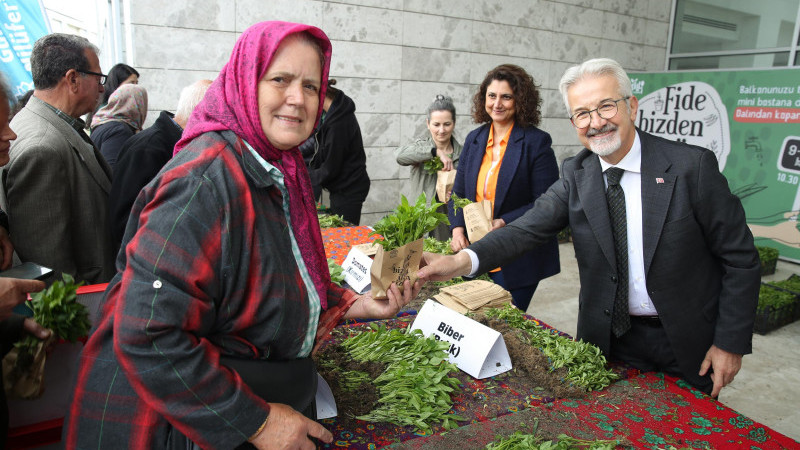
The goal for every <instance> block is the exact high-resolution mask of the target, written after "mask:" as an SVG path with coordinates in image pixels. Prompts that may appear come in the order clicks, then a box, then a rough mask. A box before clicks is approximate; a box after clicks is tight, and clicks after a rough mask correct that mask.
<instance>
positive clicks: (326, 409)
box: [314, 372, 339, 420]
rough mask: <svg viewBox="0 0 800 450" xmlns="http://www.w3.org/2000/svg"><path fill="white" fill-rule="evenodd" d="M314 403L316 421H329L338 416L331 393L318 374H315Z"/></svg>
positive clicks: (323, 379)
mask: <svg viewBox="0 0 800 450" xmlns="http://www.w3.org/2000/svg"><path fill="white" fill-rule="evenodd" d="M314 402H315V403H316V404H317V420H322V419H330V418H331V417H336V415H337V414H339V412H338V410H337V408H336V400H335V399H334V398H333V391H331V387H330V386H329V385H328V383H327V382H326V381H325V378H322V375H320V374H319V372H317V395H316V396H315V397H314Z"/></svg>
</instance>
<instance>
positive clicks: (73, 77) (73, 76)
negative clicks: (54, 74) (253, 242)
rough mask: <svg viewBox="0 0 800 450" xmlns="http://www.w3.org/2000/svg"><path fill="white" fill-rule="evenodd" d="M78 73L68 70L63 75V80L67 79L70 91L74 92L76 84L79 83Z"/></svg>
mask: <svg viewBox="0 0 800 450" xmlns="http://www.w3.org/2000/svg"><path fill="white" fill-rule="evenodd" d="M80 76H81V74H80V72H78V71H77V70H75V69H69V70H68V71H67V73H66V74H64V78H66V79H67V85H68V86H69V89H70V90H71V91H75V90H77V89H78V83H80Z"/></svg>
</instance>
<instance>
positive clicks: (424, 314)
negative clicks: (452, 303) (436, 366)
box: [410, 300, 511, 379]
mask: <svg viewBox="0 0 800 450" xmlns="http://www.w3.org/2000/svg"><path fill="white" fill-rule="evenodd" d="M410 329H411V330H421V331H422V333H423V334H424V335H425V336H430V335H433V337H434V338H435V339H436V340H441V341H446V342H449V343H450V347H449V348H448V349H447V358H448V360H449V361H450V362H451V363H453V364H455V365H457V366H458V368H459V369H461V370H463V371H464V372H466V373H468V374H470V375H472V376H473V377H475V378H478V379H481V378H486V377H493V376H495V375H499V374H501V373H503V372H507V371H509V370H511V358H510V357H509V356H508V349H506V343H505V341H504V340H503V335H502V334H500V333H498V332H497V331H495V330H493V329H491V328H489V327H487V326H486V325H483V324H480V323H478V322H476V321H474V320H472V319H470V318H469V317H467V316H464V315H462V314H459V313H457V312H455V311H453V310H452V309H450V308H448V307H446V306H442V305H440V304H439V303H436V302H434V301H433V300H427V301H426V302H425V304H424V305H422V309H420V311H419V314H417V318H416V319H414V323H412V324H411V327H410Z"/></svg>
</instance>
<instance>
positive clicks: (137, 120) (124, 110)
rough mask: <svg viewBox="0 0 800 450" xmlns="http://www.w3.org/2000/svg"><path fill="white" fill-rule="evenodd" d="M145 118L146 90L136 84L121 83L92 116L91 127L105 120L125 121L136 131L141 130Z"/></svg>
mask: <svg viewBox="0 0 800 450" xmlns="http://www.w3.org/2000/svg"><path fill="white" fill-rule="evenodd" d="M146 118H147V91H146V90H145V88H144V87H142V86H139V85H138V84H130V83H129V84H123V85H122V86H120V87H118V88H117V90H116V91H114V93H113V94H111V96H110V97H108V104H107V105H105V106H103V107H102V108H100V109H99V110H98V111H97V112H96V113H95V114H94V117H92V124H91V127H92V129H93V130H94V128H95V127H96V126H98V125H102V124H104V123H106V122H125V123H127V124H128V125H130V126H131V127H133V129H135V130H136V131H141V130H142V126H143V125H144V120H145V119H146Z"/></svg>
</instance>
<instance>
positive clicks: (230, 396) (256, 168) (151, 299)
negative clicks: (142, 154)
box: [64, 132, 355, 449]
mask: <svg viewBox="0 0 800 450" xmlns="http://www.w3.org/2000/svg"><path fill="white" fill-rule="evenodd" d="M282 202H283V199H282V196H281V193H280V191H279V190H278V188H277V187H276V186H275V185H274V184H273V181H272V179H271V178H270V177H269V175H268V174H267V172H266V170H265V169H264V168H263V167H262V166H261V165H260V164H259V163H258V162H257V161H256V159H255V158H254V157H253V155H252V154H251V153H250V152H249V151H248V150H247V149H246V148H245V147H244V144H243V143H242V141H241V140H239V139H238V138H237V137H236V136H235V135H234V134H233V133H231V132H223V133H216V132H212V133H206V134H204V135H202V136H200V137H198V138H196V139H195V140H194V141H192V143H191V144H190V145H189V146H188V147H187V148H186V149H185V150H183V151H182V152H180V153H178V154H177V155H176V156H175V157H174V158H173V159H172V160H171V161H170V162H169V163H168V164H167V165H166V166H165V167H164V169H163V170H162V171H161V172H160V173H159V175H158V176H157V177H156V178H155V179H154V180H153V181H152V182H151V183H150V184H148V185H147V186H146V187H145V188H144V189H143V190H142V192H141V193H140V195H139V197H138V198H137V200H136V203H135V204H134V207H133V210H132V212H131V218H130V220H129V222H128V227H127V229H126V232H125V237H124V239H123V249H124V251H122V252H120V254H119V256H118V258H117V275H116V276H115V277H114V278H113V279H112V281H111V283H110V284H109V286H108V289H107V290H106V293H105V296H106V298H105V303H104V305H103V310H102V319H101V320H100V321H99V323H98V324H97V325H96V328H95V329H94V330H93V334H92V335H91V337H90V338H89V340H88V342H87V343H86V346H85V347H84V350H83V353H82V354H81V358H80V370H79V372H78V375H77V380H76V386H75V389H74V392H73V399H72V403H71V407H70V411H69V414H68V417H67V420H66V422H65V426H64V442H65V445H66V448H89V447H91V448H112V447H113V448H131V449H138V448H141V449H151V448H164V447H166V446H168V445H169V444H170V440H171V439H170V436H171V435H172V433H174V432H175V430H177V431H179V432H180V433H183V434H184V435H186V436H187V437H188V438H189V439H191V440H192V441H194V442H195V443H197V444H198V445H200V446H201V447H203V448H233V447H236V446H237V445H239V444H241V443H243V442H245V441H246V440H247V438H249V437H250V436H251V435H253V434H254V433H255V431H256V430H257V429H258V428H259V426H261V424H262V423H263V422H264V420H265V418H266V417H267V415H268V414H269V406H268V405H267V403H266V402H264V401H263V400H262V399H261V398H259V397H258V396H256V395H255V394H254V393H253V392H252V391H251V390H250V389H249V388H248V387H247V386H246V385H244V384H243V383H242V380H241V378H240V377H239V375H238V374H237V373H235V372H233V371H231V370H230V369H228V368H226V367H224V366H220V364H219V356H220V355H221V354H226V355H238V356H241V357H245V358H256V359H259V358H263V359H291V358H295V357H296V356H297V355H298V352H299V350H300V348H301V345H302V343H303V340H304V338H305V336H306V331H307V329H308V326H309V314H310V310H309V304H308V295H307V290H306V286H305V284H304V283H303V281H302V279H301V276H300V272H299V270H298V267H297V264H296V262H295V259H294V258H293V257H292V248H291V242H290V236H289V232H288V227H287V223H286V220H285V216H284V211H283V209H282ZM354 299H355V295H354V294H353V293H352V292H351V291H345V290H344V289H341V288H338V287H336V286H335V285H332V287H331V289H329V296H328V299H327V300H328V310H327V311H325V312H324V313H323V314H322V317H321V318H320V323H321V324H328V325H329V326H332V324H335V322H336V320H338V318H340V317H341V316H342V315H343V314H344V312H345V311H346V309H347V308H348V307H349V306H350V305H351V304H352V302H353V301H354Z"/></svg>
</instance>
